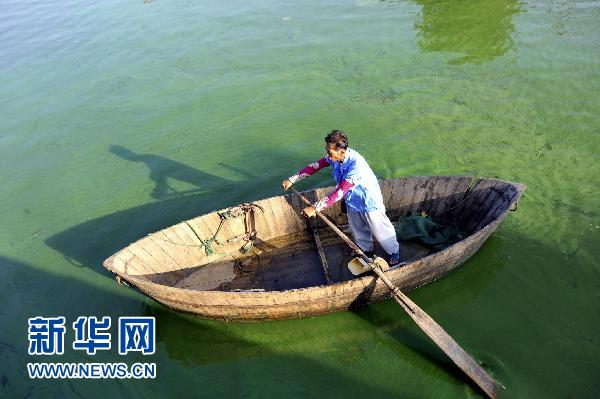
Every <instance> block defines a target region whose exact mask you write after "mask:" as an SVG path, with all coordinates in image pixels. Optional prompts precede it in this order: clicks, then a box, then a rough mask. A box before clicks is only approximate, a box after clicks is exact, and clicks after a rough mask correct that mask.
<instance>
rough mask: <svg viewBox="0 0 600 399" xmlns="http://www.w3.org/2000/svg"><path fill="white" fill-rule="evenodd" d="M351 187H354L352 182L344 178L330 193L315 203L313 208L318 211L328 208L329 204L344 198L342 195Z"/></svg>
mask: <svg viewBox="0 0 600 399" xmlns="http://www.w3.org/2000/svg"><path fill="white" fill-rule="evenodd" d="M352 187H354V183H352V182H350V181H349V180H346V179H344V180H342V182H341V183H340V184H338V186H337V187H336V188H335V190H333V192H332V193H331V194H329V195H328V196H327V197H324V198H322V199H321V200H319V201H318V202H317V203H315V205H314V207H315V209H316V210H317V211H318V212H320V211H322V210H323V209H325V208H329V207H330V206H331V205H333V204H335V203H336V202H338V201H339V200H341V199H342V198H344V195H346V193H347V192H348V191H350V189H352Z"/></svg>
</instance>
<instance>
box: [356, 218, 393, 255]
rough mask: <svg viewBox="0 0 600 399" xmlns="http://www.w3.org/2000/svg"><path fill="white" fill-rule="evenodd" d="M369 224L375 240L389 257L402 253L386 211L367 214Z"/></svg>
mask: <svg viewBox="0 0 600 399" xmlns="http://www.w3.org/2000/svg"><path fill="white" fill-rule="evenodd" d="M365 217H366V220H367V223H368V225H369V227H370V229H371V232H372V233H373V235H374V236H375V239H376V240H377V242H379V244H380V245H381V247H382V248H383V250H384V251H385V252H387V253H388V255H396V254H399V253H400V245H399V244H398V239H397V238H396V230H395V229H394V225H392V222H390V219H389V218H388V217H387V215H386V214H385V209H380V210H377V211H372V212H365Z"/></svg>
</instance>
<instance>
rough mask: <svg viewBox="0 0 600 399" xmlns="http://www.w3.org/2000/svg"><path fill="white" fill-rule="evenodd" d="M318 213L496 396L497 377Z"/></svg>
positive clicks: (415, 317)
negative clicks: (493, 376)
mask: <svg viewBox="0 0 600 399" xmlns="http://www.w3.org/2000/svg"><path fill="white" fill-rule="evenodd" d="M291 188H292V190H294V192H295V193H296V194H298V196H299V197H300V198H301V199H302V201H304V202H305V203H306V204H307V205H310V206H312V204H311V203H310V201H308V200H307V199H306V198H304V196H303V195H302V194H300V193H299V192H298V190H296V189H295V188H294V187H291ZM317 215H318V216H319V217H320V218H321V219H322V220H323V221H324V222H325V223H327V225H328V226H329V227H331V228H332V229H333V231H335V232H336V233H337V234H338V235H339V236H340V237H341V238H342V240H344V241H345V242H346V244H348V245H349V246H350V247H351V248H352V249H353V250H354V251H355V252H356V253H357V254H359V255H360V257H361V258H362V259H363V260H364V261H365V262H367V263H368V264H369V265H373V271H374V272H375V273H376V274H377V276H379V278H380V279H381V280H382V281H383V282H384V283H385V285H387V286H388V287H389V289H390V290H391V291H392V295H393V297H394V299H396V302H398V303H399V304H400V306H402V309H404V311H405V312H406V313H408V315H409V316H410V317H411V318H412V319H413V320H414V321H415V323H417V325H418V326H419V327H420V328H421V330H423V331H424V332H425V334H427V335H428V336H429V338H431V339H432V340H433V342H435V343H436V344H437V346H439V347H440V349H441V350H443V351H444V353H446V355H448V357H449V358H450V359H452V361H453V362H454V363H455V364H456V365H457V366H458V367H460V368H461V370H462V371H464V372H465V373H466V374H467V375H468V376H469V377H470V378H471V379H472V380H473V381H475V383H476V384H477V385H478V386H479V387H480V388H481V389H482V390H483V392H485V393H486V394H487V395H488V396H489V397H490V398H492V399H495V398H496V381H494V379H493V378H492V377H491V376H490V375H489V374H488V373H487V372H486V371H485V370H484V369H483V367H481V366H480V365H479V363H477V362H476V361H475V360H474V359H473V358H472V357H471V356H469V354H468V353H467V352H466V351H465V350H464V349H463V348H461V346H460V345H459V344H458V343H457V342H456V341H455V340H454V339H453V338H452V337H451V336H450V335H449V334H448V333H447V332H446V331H444V329H443V328H442V327H441V326H440V325H439V324H438V323H436V322H435V320H433V319H432V318H431V316H429V315H428V314H427V313H425V311H424V310H423V309H421V308H420V307H419V306H417V304H416V303H414V302H413V301H412V300H410V298H409V297H407V296H406V295H405V294H404V293H403V292H402V291H400V289H399V288H398V287H396V286H395V285H394V283H392V282H391V281H390V279H389V278H387V276H386V275H385V273H384V272H383V271H382V270H381V269H380V268H379V267H378V266H376V265H374V264H373V260H372V259H371V258H369V257H368V256H367V255H365V253H364V252H363V251H362V250H361V249H360V248H359V247H358V245H356V244H355V243H354V242H353V241H352V240H351V239H350V238H348V237H347V236H346V235H345V234H344V233H343V232H342V231H341V230H340V229H338V228H337V226H336V225H335V224H333V222H331V221H330V220H329V219H328V218H327V217H326V216H325V215H323V214H322V213H321V212H317Z"/></svg>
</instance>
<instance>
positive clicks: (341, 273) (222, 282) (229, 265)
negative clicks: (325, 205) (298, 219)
mask: <svg viewBox="0 0 600 399" xmlns="http://www.w3.org/2000/svg"><path fill="white" fill-rule="evenodd" d="M319 237H320V239H321V243H322V246H323V250H324V253H325V257H326V258H327V263H328V266H329V275H330V277H331V283H337V282H340V281H346V280H350V279H352V278H354V276H353V275H352V274H351V273H350V271H349V270H348V266H347V265H348V262H349V261H350V260H351V259H352V256H351V252H352V251H351V249H350V248H349V246H348V245H347V244H346V243H344V242H343V241H342V240H341V239H340V238H339V237H338V236H337V235H336V234H335V233H334V232H332V231H327V230H325V229H319ZM375 253H376V255H379V256H381V257H383V258H384V259H386V260H387V255H386V253H385V252H384V251H383V250H382V249H381V248H380V247H378V246H377V244H375ZM430 253H432V251H431V250H430V248H428V247H427V246H425V245H423V244H420V243H418V242H413V241H401V242H400V256H401V260H402V261H404V262H405V261H411V260H414V259H418V258H421V257H423V256H426V255H429V254H430ZM188 271H189V272H188V273H186V277H184V278H182V279H180V280H179V281H178V282H177V283H176V284H175V287H178V288H186V289H192V290H202V291H209V290H218V291H237V290H257V291H262V290H264V291H282V290H289V289H294V288H304V287H312V286H320V285H324V284H326V280H325V276H324V273H323V267H322V264H321V260H320V258H319V253H318V251H317V247H316V245H315V241H314V238H313V235H312V233H309V232H304V233H300V234H294V235H291V236H285V237H279V238H277V239H274V240H271V241H268V242H266V241H261V240H255V241H254V247H253V249H252V250H251V251H250V252H249V253H247V254H235V255H231V256H226V257H223V258H222V259H221V260H218V261H215V262H213V263H210V264H207V265H203V266H199V267H197V268H191V269H188Z"/></svg>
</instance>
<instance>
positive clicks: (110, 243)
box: [45, 145, 304, 277]
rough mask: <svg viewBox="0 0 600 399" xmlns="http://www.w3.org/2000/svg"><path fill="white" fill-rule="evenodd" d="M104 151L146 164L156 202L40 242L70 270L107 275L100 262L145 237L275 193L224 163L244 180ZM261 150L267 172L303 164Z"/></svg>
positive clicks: (266, 182)
mask: <svg viewBox="0 0 600 399" xmlns="http://www.w3.org/2000/svg"><path fill="white" fill-rule="evenodd" d="M109 151H110V152H112V153H113V154H115V155H117V156H119V157H120V158H122V159H125V160H128V161H131V162H143V163H145V164H146V166H147V167H148V170H149V176H148V177H149V178H150V179H151V180H152V181H153V182H155V184H156V186H155V188H154V189H153V191H152V194H151V195H152V197H154V198H155V199H157V200H158V201H156V202H150V203H147V204H143V205H140V206H137V207H134V208H130V209H126V210H122V211H118V212H115V213H111V214H108V215H105V216H102V217H99V218H96V219H92V220H87V221H85V222H83V223H81V224H78V225H75V226H72V227H70V228H68V229H66V230H64V231H61V232H59V233H57V234H54V235H53V236H51V237H49V238H47V239H46V240H45V243H46V245H47V246H49V247H50V248H52V249H54V250H56V251H58V252H60V253H62V254H63V255H64V256H65V258H66V259H67V260H68V261H69V263H70V264H72V265H73V266H76V267H89V268H90V269H92V270H94V271H96V272H98V273H99V274H102V275H104V276H110V277H113V274H112V273H110V272H109V271H107V270H106V269H105V268H103V267H102V262H103V261H104V259H106V258H108V257H109V256H111V255H112V254H113V253H115V252H116V251H118V250H119V249H121V248H123V247H125V246H127V245H128V244H130V243H131V242H134V241H136V240H138V239H140V238H143V237H144V236H146V235H148V234H150V233H153V232H156V231H158V230H160V229H162V228H165V227H167V226H170V225H172V224H174V223H178V222H181V221H182V220H187V219H190V218H192V217H196V216H198V215H202V214H204V213H207V212H211V211H214V210H215V209H221V208H224V207H227V206H234V205H237V204H239V203H242V202H248V201H253V200H257V199H259V198H253V194H252V193H258V192H261V193H266V194H268V195H278V194H281V187H280V185H279V181H278V180H277V179H278V178H277V177H273V176H272V175H265V176H257V175H254V174H253V173H251V172H249V171H247V170H244V169H243V168H238V167H236V166H233V165H229V164H228V163H225V162H222V163H220V166H221V167H223V168H226V169H227V170H228V171H230V172H233V173H236V174H238V175H240V176H242V177H243V179H244V180H242V181H233V180H228V179H225V178H222V177H218V176H215V175H213V174H210V173H207V172H204V171H201V170H199V169H197V168H193V167H191V166H188V165H185V164H183V163H180V162H177V161H173V160H171V159H169V158H166V157H162V156H158V155H153V154H137V153H135V152H134V151H132V150H129V149H127V148H125V147H122V146H118V145H113V146H111V147H110V148H109ZM265 152H266V153H265V154H258V155H257V158H259V159H273V160H274V161H273V162H276V163H278V164H277V166H276V165H272V169H271V170H276V169H278V167H280V165H281V161H282V160H286V162H288V163H289V165H290V170H293V169H294V168H295V167H296V165H302V163H303V162H304V161H303V160H301V159H299V158H298V156H297V155H294V154H291V153H287V152H285V151H279V152H277V153H273V151H268V155H267V151H266V150H265ZM263 166H264V165H263ZM282 178H283V177H282ZM169 179H175V180H180V181H183V182H185V183H188V184H191V185H194V186H196V188H195V189H191V190H187V191H184V192H181V191H177V190H175V189H173V188H172V187H171V186H170V185H169V184H168V181H169ZM274 180H275V181H274ZM254 196H256V197H258V196H257V195H256V194H254ZM224 199H225V200H226V201H225V202H224Z"/></svg>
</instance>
